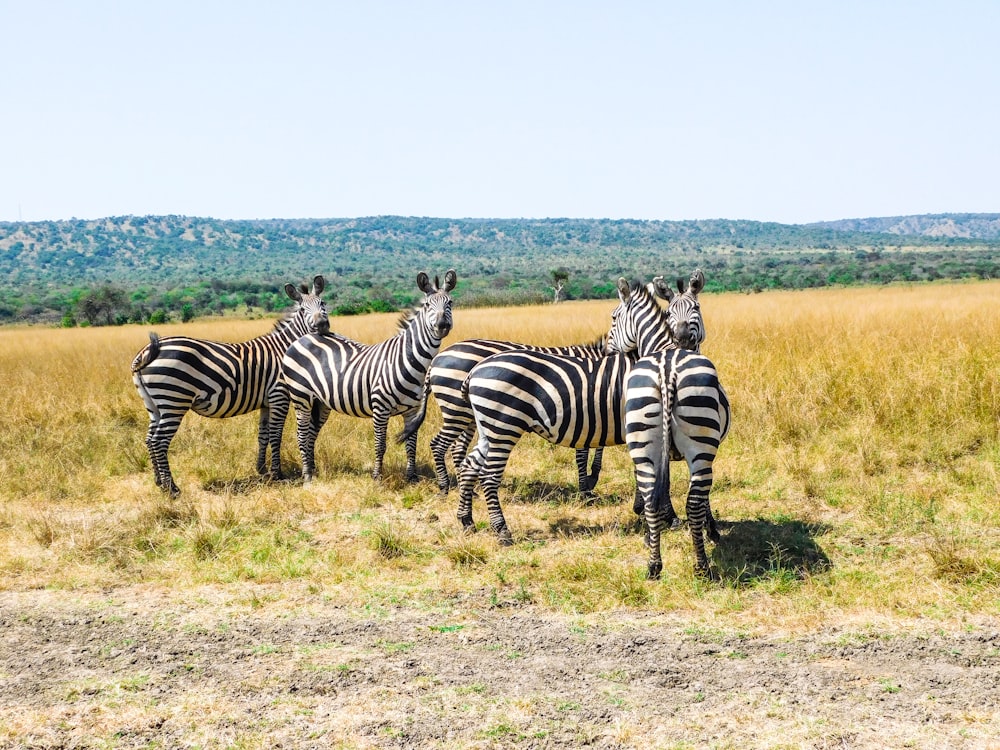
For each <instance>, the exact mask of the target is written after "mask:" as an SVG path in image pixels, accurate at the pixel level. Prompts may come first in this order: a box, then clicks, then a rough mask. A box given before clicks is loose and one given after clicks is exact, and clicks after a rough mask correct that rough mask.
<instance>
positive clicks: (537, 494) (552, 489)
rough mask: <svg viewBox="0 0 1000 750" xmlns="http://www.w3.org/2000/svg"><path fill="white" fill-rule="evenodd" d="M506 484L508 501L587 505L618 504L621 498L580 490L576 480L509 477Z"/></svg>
mask: <svg viewBox="0 0 1000 750" xmlns="http://www.w3.org/2000/svg"><path fill="white" fill-rule="evenodd" d="M505 484H506V492H507V498H508V500H507V501H509V502H515V503H524V504H525V505H531V504H539V505H542V504H559V505H563V504H573V503H579V504H582V505H587V506H604V505H618V504H619V503H621V502H622V499H621V498H620V497H619V496H617V495H599V494H596V493H594V492H586V493H585V492H580V488H579V487H578V486H577V484H576V482H573V483H572V484H562V483H558V482H547V481H544V480H541V479H520V478H513V479H510V480H509V481H508V482H506V483H505Z"/></svg>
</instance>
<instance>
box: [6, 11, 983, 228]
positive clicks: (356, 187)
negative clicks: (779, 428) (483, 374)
mask: <svg viewBox="0 0 1000 750" xmlns="http://www.w3.org/2000/svg"><path fill="white" fill-rule="evenodd" d="M0 29H2V30H3V31H2V34H0V71H2V74H0V102H2V110H0V139H2V140H0V143H2V148H3V155H4V156H3V160H2V167H0V220H6V221H11V220H18V219H23V220H25V221H36V220H43V219H68V218H71V217H76V218H81V219H90V218H99V217H104V216H119V215H124V214H136V215H142V214H186V215H190V216H211V217H215V218H220V219H252V218H299V217H323V218H327V217H352V216H371V215H379V214H394V215H404V216H435V217H455V218H458V217H489V218H511V217H534V218H541V217H574V218H636V219H704V218H728V219H757V220H763V221H779V222H788V223H800V222H809V221H820V220H827V219H839V218H852V217H867V216H888V215H900V214H918V213H940V212H1000V42H998V39H1000V2H993V1H990V2H987V1H985V0H984V1H983V2H966V1H964V0H952V1H950V2H877V1H874V2H827V3H817V2H802V1H801V0H800V1H797V2H750V1H749V0H744V1H743V2H684V3H680V2H666V1H663V2H652V1H651V2H638V1H635V0H616V1H615V2H603V3H598V2H543V1H542V0H535V1H534V2H493V3H486V2H473V1H471V0H469V1H466V2H435V1H433V0H431V1H429V2H374V1H373V2H352V3H346V2H296V1H295V0H283V2H280V3H279V2H274V3H262V2H211V0H202V1H200V2H188V1H187V0H171V2H164V3H149V2H125V1H122V2H94V1H92V0H88V1H86V2H85V1H83V0H80V1H79V2H65V1H64V2H44V0H39V1H38V2H35V1H33V0H0Z"/></svg>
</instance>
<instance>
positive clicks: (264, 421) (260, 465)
mask: <svg viewBox="0 0 1000 750" xmlns="http://www.w3.org/2000/svg"><path fill="white" fill-rule="evenodd" d="M270 416H271V412H270V409H269V407H268V405H267V404H266V403H265V404H264V405H263V406H262V407H260V422H259V423H258V424H257V473H258V474H260V475H262V476H263V475H264V474H267V446H268V445H269V443H270V440H271V435H270V427H269V425H270Z"/></svg>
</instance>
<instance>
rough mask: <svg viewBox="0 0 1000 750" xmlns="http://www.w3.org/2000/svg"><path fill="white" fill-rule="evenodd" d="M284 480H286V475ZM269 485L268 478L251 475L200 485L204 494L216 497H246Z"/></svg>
mask: <svg viewBox="0 0 1000 750" xmlns="http://www.w3.org/2000/svg"><path fill="white" fill-rule="evenodd" d="M299 476H302V472H301V471H300V472H299ZM285 478H286V479H287V478H288V475H287V474H286V475H285ZM270 484H272V482H271V479H270V477H266V476H261V475H260V474H251V475H250V476H246V477H237V478H235V479H222V478H218V477H216V478H213V479H207V480H205V481H204V482H202V483H201V488H202V489H203V490H205V492H211V493H213V494H216V495H247V494H249V493H251V492H253V491H254V490H259V489H261V488H262V487H266V486H268V485H270Z"/></svg>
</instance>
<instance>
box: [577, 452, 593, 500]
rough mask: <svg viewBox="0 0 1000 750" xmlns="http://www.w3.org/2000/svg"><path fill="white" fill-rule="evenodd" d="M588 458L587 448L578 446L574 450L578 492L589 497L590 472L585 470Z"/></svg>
mask: <svg viewBox="0 0 1000 750" xmlns="http://www.w3.org/2000/svg"><path fill="white" fill-rule="evenodd" d="M589 458H590V449H589V448H580V449H578V450H577V452H576V481H577V487H578V488H579V490H580V494H581V495H583V496H584V497H590V496H591V492H590V474H589V472H588V471H587V460H588V459H589Z"/></svg>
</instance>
